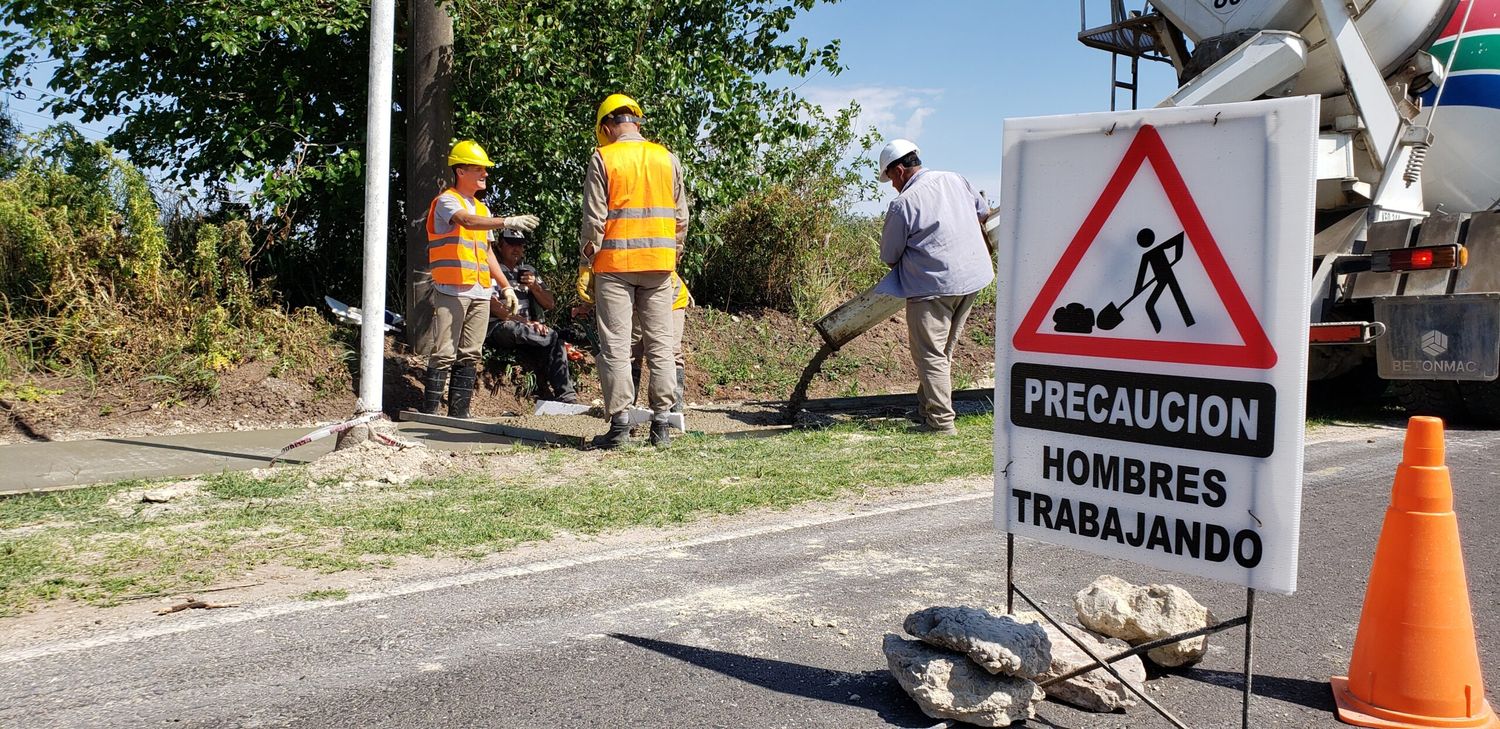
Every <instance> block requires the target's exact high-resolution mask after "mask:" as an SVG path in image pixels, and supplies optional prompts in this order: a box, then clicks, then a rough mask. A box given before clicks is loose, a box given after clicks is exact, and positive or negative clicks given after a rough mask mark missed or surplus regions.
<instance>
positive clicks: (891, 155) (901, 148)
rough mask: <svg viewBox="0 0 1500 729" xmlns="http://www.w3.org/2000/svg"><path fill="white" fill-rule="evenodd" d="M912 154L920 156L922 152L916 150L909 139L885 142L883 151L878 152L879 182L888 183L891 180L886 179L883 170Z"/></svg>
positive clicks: (913, 143) (914, 144) (915, 146)
mask: <svg viewBox="0 0 1500 729" xmlns="http://www.w3.org/2000/svg"><path fill="white" fill-rule="evenodd" d="M912 152H916V153H917V154H921V153H922V150H920V149H917V143H916V142H913V141H911V140H910V139H892V140H891V141H889V142H886V145H885V149H882V150H880V181H881V182H890V180H891V178H889V177H886V175H885V169H886V168H887V167H890V166H891V163H892V162H895V161H896V160H898V159H901V158H902V157H905V156H906V155H908V154H911V153H912Z"/></svg>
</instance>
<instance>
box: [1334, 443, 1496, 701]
mask: <svg viewBox="0 0 1500 729" xmlns="http://www.w3.org/2000/svg"><path fill="white" fill-rule="evenodd" d="M1330 682H1331V683H1332V684H1333V698H1334V701H1335V702H1337V703H1338V716H1339V720H1340V721H1343V722H1345V723H1348V724H1355V725H1357V726H1368V727H1464V728H1471V727H1481V728H1482V729H1500V719H1497V718H1496V716H1495V711H1494V709H1492V708H1490V705H1489V702H1488V701H1486V700H1485V696H1484V678H1483V676H1481V675H1480V670H1479V648H1478V646H1477V645H1476V644H1475V643H1474V618H1473V614H1472V613H1471V612H1470V609H1469V586H1468V581H1467V579H1466V578H1465V577H1464V560H1463V553H1462V552H1461V551H1460V549H1459V541H1458V516H1457V515H1456V514H1454V513H1453V486H1452V484H1451V483H1450V482H1449V480H1448V467H1447V466H1446V465H1444V462H1443V421H1441V420H1439V419H1437V418H1429V417H1415V418H1412V419H1411V421H1410V422H1409V423H1408V424H1407V428H1406V446H1405V449H1404V451H1403V453H1402V458H1401V465H1400V466H1398V467H1397V469H1396V484H1395V486H1394V487H1393V488H1392V489H1391V506H1390V509H1388V510H1386V512H1385V524H1384V526H1382V527H1381V529H1380V542H1379V543H1378V544H1377V546H1376V547H1375V563H1374V564H1373V565H1372V566H1371V567H1370V581H1369V584H1368V585H1367V586H1366V588H1365V607H1364V611H1363V612H1361V613H1360V616H1359V633H1358V634H1357V635H1356V636H1355V639H1354V656H1353V658H1352V659H1351V660H1350V662H1349V675H1348V676H1347V677H1345V676H1335V677H1333V678H1332V679H1331V680H1330Z"/></svg>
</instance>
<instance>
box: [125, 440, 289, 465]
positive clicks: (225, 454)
mask: <svg viewBox="0 0 1500 729" xmlns="http://www.w3.org/2000/svg"><path fill="white" fill-rule="evenodd" d="M99 442H100V443H116V444H119V445H123V446H130V447H132V448H161V449H164V450H169V451H183V452H186V453H202V454H204V455H209V456H219V457H220V458H231V459H234V460H237V461H266V462H269V461H270V460H271V455H274V454H266V453H260V452H256V451H218V450H213V449H211V448H195V447H193V446H188V445H181V444H177V443H151V442H149V441H143V440H131V439H129V438H100V439H99ZM277 463H283V464H290V465H294V466H295V465H303V464H306V463H307V461H302V460H298V459H296V458H281V459H277Z"/></svg>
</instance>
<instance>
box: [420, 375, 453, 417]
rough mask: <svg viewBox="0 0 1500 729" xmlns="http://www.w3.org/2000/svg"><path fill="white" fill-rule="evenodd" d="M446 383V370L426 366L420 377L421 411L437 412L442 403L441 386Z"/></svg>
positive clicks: (431, 413) (434, 413)
mask: <svg viewBox="0 0 1500 729" xmlns="http://www.w3.org/2000/svg"><path fill="white" fill-rule="evenodd" d="M447 385H448V370H440V369H434V368H432V367H428V368H427V374H426V375H424V376H423V378H422V408H421V410H422V412H424V413H426V414H428V415H436V414H437V411H438V406H439V405H442V404H443V388H444V387H446V386H447Z"/></svg>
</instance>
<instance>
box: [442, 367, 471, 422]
mask: <svg viewBox="0 0 1500 729" xmlns="http://www.w3.org/2000/svg"><path fill="white" fill-rule="evenodd" d="M476 377H477V375H476V374H475V372H474V365H473V364H472V363H471V364H465V365H459V366H457V367H454V368H453V379H452V380H451V381H450V382H449V383H448V417H450V418H467V417H469V403H471V402H472V401H473V400H474V380H475V378H476Z"/></svg>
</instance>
